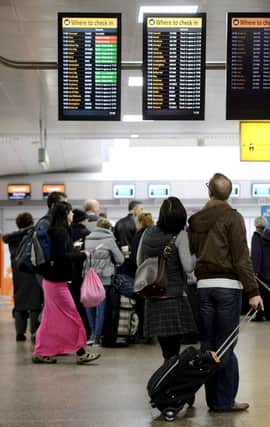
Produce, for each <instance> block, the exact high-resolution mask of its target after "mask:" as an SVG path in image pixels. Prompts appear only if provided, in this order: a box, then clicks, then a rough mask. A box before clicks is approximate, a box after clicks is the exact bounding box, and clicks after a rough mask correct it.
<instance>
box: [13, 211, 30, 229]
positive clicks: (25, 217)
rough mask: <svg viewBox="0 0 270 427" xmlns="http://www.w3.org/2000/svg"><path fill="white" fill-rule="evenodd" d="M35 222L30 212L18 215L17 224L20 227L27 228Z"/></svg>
mask: <svg viewBox="0 0 270 427" xmlns="http://www.w3.org/2000/svg"><path fill="white" fill-rule="evenodd" d="M33 224H34V219H33V217H32V215H31V214H30V213H29V212H22V213H20V214H19V215H17V216H16V225H17V227H18V228H26V227H29V226H30V225H33Z"/></svg>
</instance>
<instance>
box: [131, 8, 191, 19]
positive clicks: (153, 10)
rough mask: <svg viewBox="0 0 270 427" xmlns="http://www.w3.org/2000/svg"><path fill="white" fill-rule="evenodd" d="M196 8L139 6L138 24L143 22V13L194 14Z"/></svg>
mask: <svg viewBox="0 0 270 427" xmlns="http://www.w3.org/2000/svg"><path fill="white" fill-rule="evenodd" d="M197 10H198V6H141V7H140V10H139V15H138V22H143V14H144V13H153V14H157V13H166V14H167V15H168V14H170V13H196V12H197Z"/></svg>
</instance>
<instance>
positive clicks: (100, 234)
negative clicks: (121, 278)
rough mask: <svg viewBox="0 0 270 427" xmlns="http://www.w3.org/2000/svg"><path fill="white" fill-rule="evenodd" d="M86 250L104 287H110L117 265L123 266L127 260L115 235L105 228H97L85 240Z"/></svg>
mask: <svg viewBox="0 0 270 427" xmlns="http://www.w3.org/2000/svg"><path fill="white" fill-rule="evenodd" d="M85 250H87V251H89V252H90V253H91V265H92V267H93V268H94V270H95V272H96V273H97V274H98V275H99V277H100V279H101V281H102V283H103V285H106V286H107V285H110V284H111V276H112V275H113V274H115V265H121V264H123V262H124V260H125V258H124V255H123V254H122V252H121V251H120V249H119V248H118V246H117V244H116V242H115V238H114V235H113V233H112V232H111V231H110V230H107V229H105V228H100V227H96V228H95V230H94V231H92V233H91V234H90V235H89V236H88V237H87V238H86V240H85Z"/></svg>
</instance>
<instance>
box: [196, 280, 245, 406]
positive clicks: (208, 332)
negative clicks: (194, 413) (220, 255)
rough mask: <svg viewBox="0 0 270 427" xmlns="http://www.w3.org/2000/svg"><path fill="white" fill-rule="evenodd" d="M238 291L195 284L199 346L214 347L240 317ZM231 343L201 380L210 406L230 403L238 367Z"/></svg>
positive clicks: (239, 295)
mask: <svg viewBox="0 0 270 427" xmlns="http://www.w3.org/2000/svg"><path fill="white" fill-rule="evenodd" d="M241 302H242V291H241V290H240V289H227V288H216V287H213V288H199V304H200V334H201V348H202V350H214V351H215V350H217V349H218V348H219V346H220V345H221V344H222V343H223V342H224V341H225V339H226V338H227V337H228V336H229V335H230V334H231V332H232V331H233V330H234V329H235V328H236V326H237V325H238V324H239V321H240V313H241ZM235 345H236V341H235V343H234V345H233V346H232V347H231V348H230V349H229V350H227V352H226V353H225V354H224V356H223V357H222V360H221V364H220V365H219V368H218V370H217V372H216V373H215V374H214V375H213V376H211V377H210V378H209V380H208V381H207V382H206V384H205V389H206V402H207V405H208V406H209V408H210V409H224V408H230V407H232V406H234V403H235V397H236V394H237V390H238V385H239V369H238V361H237V358H236V355H235V354H234V352H233V349H234V347H235Z"/></svg>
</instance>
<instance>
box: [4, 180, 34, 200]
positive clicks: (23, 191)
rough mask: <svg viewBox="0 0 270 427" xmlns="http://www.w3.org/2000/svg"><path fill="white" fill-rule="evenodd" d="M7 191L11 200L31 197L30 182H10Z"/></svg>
mask: <svg viewBox="0 0 270 427" xmlns="http://www.w3.org/2000/svg"><path fill="white" fill-rule="evenodd" d="M7 192H8V198H9V199H10V200H24V199H31V186H30V184H8V187H7Z"/></svg>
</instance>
